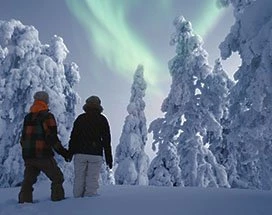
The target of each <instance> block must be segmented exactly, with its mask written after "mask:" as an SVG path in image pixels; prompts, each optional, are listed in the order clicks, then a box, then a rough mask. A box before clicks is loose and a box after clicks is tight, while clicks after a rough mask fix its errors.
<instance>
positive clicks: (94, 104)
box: [83, 96, 103, 112]
mask: <svg viewBox="0 0 272 215" xmlns="http://www.w3.org/2000/svg"><path fill="white" fill-rule="evenodd" d="M85 102H86V103H85V105H84V106H83V110H84V111H87V110H89V109H97V110H99V111H100V112H102V111H103V107H102V106H101V100H100V98H99V97H98V96H90V97H89V98H87V99H86V101H85Z"/></svg>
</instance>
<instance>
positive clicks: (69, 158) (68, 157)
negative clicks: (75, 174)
mask: <svg viewBox="0 0 272 215" xmlns="http://www.w3.org/2000/svg"><path fill="white" fill-rule="evenodd" d="M63 158H64V160H65V161H66V162H71V161H72V158H73V155H72V154H71V153H70V152H69V151H68V150H67V149H65V153H63Z"/></svg>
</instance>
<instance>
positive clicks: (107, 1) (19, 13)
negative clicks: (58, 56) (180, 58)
mask: <svg viewBox="0 0 272 215" xmlns="http://www.w3.org/2000/svg"><path fill="white" fill-rule="evenodd" d="M215 2H216V1H215V0H66V1H65V0H46V1H45V0H0V3H1V7H0V20H10V19H17V20H20V21H21V22H22V23H23V24H24V25H33V26H34V27H35V28H36V29H37V30H38V31H39V37H40V41H41V42H42V43H43V44H45V43H48V42H49V41H50V38H51V37H52V36H53V35H58V36H61V37H62V38H63V39H64V43H65V44H66V46H67V48H68V49H69V51H70V53H69V55H68V57H67V62H71V61H74V62H75V63H77V64H78V65H79V68H80V75H81V81H80V83H79V84H78V85H77V86H76V90H77V92H78V93H79V95H80V97H81V99H82V101H81V104H79V105H78V107H77V114H79V113H81V112H82V111H81V110H82V105H83V104H84V101H85V99H86V98H87V97H88V96H90V95H98V96H99V97H100V98H101V100H102V105H103V107H104V113H105V115H106V116H107V117H108V119H109V122H110V125H111V130H112V139H113V141H112V144H113V146H114V150H115V146H116V145H117V144H118V141H119V137H120V135H121V131H122V126H123V123H124V120H125V117H126V116H127V114H128V113H127V111H126V107H127V105H128V103H129V98H130V87H131V84H132V81H133V80H132V79H133V74H134V72H135V70H136V68H137V65H138V64H143V66H144V68H145V71H144V76H145V79H146V81H147V84H148V85H147V91H146V97H145V101H146V110H145V113H146V117H147V127H148V126H149V123H150V122H151V121H152V120H154V119H156V118H158V117H161V116H162V113H161V111H160V106H161V103H162V101H163V99H164V98H165V97H166V96H167V95H168V92H169V89H170V84H171V77H170V74H169V71H168V61H169V60H170V59H171V58H172V57H174V56H175V47H172V46H170V45H169V41H170V37H171V34H172V33H173V32H174V30H175V29H174V27H173V24H172V23H173V20H174V18H175V17H176V16H179V15H182V16H184V17H185V19H187V20H188V21H190V22H191V23H192V26H193V29H194V30H195V32H196V33H197V34H199V35H200V36H201V37H202V38H203V41H204V48H205V49H206V51H207V52H208V53H209V63H210V65H211V66H213V64H214V60H215V59H216V58H218V57H219V56H220V52H219V49H218V45H219V44H220V42H222V41H223V40H224V38H225V36H226V35H227V33H228V32H229V31H230V27H231V25H232V24H233V22H234V19H233V15H232V8H228V9H226V8H224V9H218V8H217V7H216V3H215ZM238 65H239V57H238V56H234V57H232V58H231V59H229V60H227V61H225V62H223V66H224V69H225V70H226V72H228V73H229V74H230V76H231V75H232V74H233V72H234V71H235V70H236V69H237V66H238ZM151 141H152V135H150V136H149V141H148V147H147V151H148V152H150V142H151ZM149 154H150V155H151V153H149Z"/></svg>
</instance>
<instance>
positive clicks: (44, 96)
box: [33, 91, 49, 104]
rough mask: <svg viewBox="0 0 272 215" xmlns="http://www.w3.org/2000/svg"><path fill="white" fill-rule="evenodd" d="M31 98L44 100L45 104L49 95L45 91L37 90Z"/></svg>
mask: <svg viewBox="0 0 272 215" xmlns="http://www.w3.org/2000/svg"><path fill="white" fill-rule="evenodd" d="M33 98H34V99H35V100H40V101H44V102H45V103H46V104H48V103H49V96H48V93H47V92H45V91H38V92H36V93H35V94H34V96H33Z"/></svg>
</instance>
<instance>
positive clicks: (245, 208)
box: [0, 182, 272, 215]
mask: <svg viewBox="0 0 272 215" xmlns="http://www.w3.org/2000/svg"><path fill="white" fill-rule="evenodd" d="M65 190H66V197H67V199H65V200H63V201H60V202H51V201H50V198H49V197H50V184H49V182H43V183H39V184H38V185H36V186H35V191H34V201H35V203H34V204H29V203H27V204H17V194H18V191H19V188H7V189H5V188H2V189H0V215H13V214H14V215H32V214H33V215H34V214H35V215H46V214H50V215H54V214H57V215H60V214H66V215H68V214H76V215H85V214H91V215H98V214H99V215H108V214H109V215H122V214H126V215H128V214H129V215H145V214H150V215H151V214H154V215H175V214H177V215H200V214H201V215H271V214H272V192H271V191H257V190H238V189H222V188H220V189H216V188H211V189H209V188H188V187H187V188H174V187H154V186H120V185H119V186H117V185H109V186H103V187H101V189H100V195H99V196H96V197H88V198H80V199H74V198H73V197H72V187H71V185H65Z"/></svg>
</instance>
